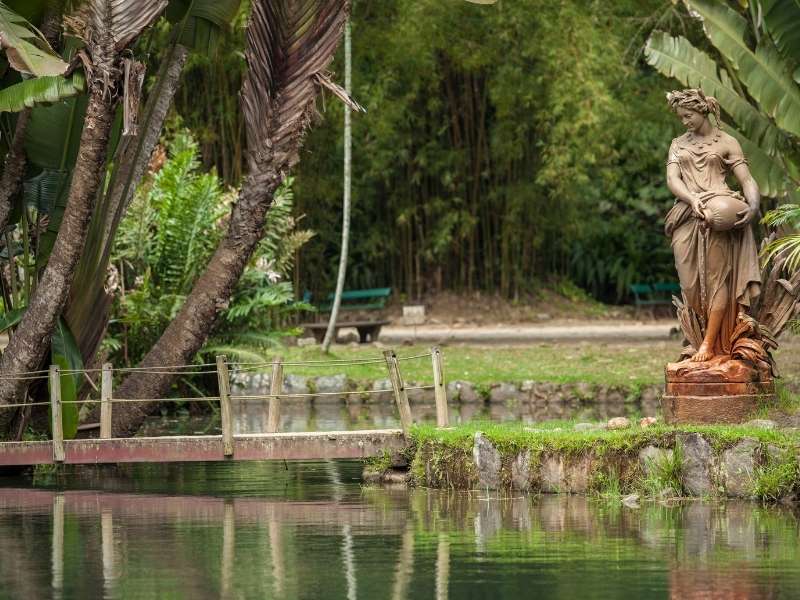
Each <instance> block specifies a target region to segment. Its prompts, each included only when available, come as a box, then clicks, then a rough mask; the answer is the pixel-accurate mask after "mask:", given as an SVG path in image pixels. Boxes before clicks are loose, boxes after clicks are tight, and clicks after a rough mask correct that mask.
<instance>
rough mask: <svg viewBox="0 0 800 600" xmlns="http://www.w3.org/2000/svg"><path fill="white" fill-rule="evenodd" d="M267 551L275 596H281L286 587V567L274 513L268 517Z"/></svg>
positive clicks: (279, 527)
mask: <svg viewBox="0 0 800 600" xmlns="http://www.w3.org/2000/svg"><path fill="white" fill-rule="evenodd" d="M269 552H270V561H271V562H272V577H273V579H274V580H275V589H274V591H275V596H282V595H283V590H284V589H285V587H286V568H285V563H284V560H283V539H282V538H281V524H280V522H279V521H278V518H277V517H276V516H275V515H274V514H272V515H271V516H270V519H269Z"/></svg>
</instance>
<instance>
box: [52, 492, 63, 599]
mask: <svg viewBox="0 0 800 600" xmlns="http://www.w3.org/2000/svg"><path fill="white" fill-rule="evenodd" d="M51 569H52V573H53V584H52V585H53V597H54V598H61V595H62V593H63V591H64V495H63V494H58V495H56V496H53V551H52V554H51Z"/></svg>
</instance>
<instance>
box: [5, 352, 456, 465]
mask: <svg viewBox="0 0 800 600" xmlns="http://www.w3.org/2000/svg"><path fill="white" fill-rule="evenodd" d="M423 358H431V360H432V363H431V364H432V367H433V384H432V385H414V386H406V383H405V381H404V380H403V377H402V375H401V372H400V362H401V361H402V362H407V361H411V360H419V359H423ZM380 363H383V364H385V366H386V368H387V371H388V375H389V381H390V384H391V389H371V390H340V391H331V392H307V393H284V392H283V369H284V367H287V366H291V367H322V366H328V367H345V366H360V365H365V364H380ZM212 366H213V367H215V368H214V369H208V368H207V367H212ZM229 367H230V369H229ZM266 367H270V368H271V377H270V389H269V393H268V394H253V395H247V394H243V395H237V394H232V393H231V383H230V374H231V372H233V374H239V373H246V372H252V371H254V370H263V369H265V368H266ZM189 369H194V370H189ZM198 369H200V370H198ZM115 372H117V373H121V372H138V373H142V374H144V373H153V374H159V375H184V376H185V375H216V376H217V384H218V390H219V395H217V396H193V397H180V398H115V397H114V396H113V373H115ZM89 373H101V384H100V390H99V391H100V398H99V399H98V398H87V399H84V400H77V399H76V400H67V399H62V398H61V378H62V377H65V376H72V375H77V374H82V375H85V376H86V377H87V379H88V374H89ZM0 378H1V379H16V380H38V379H49V382H50V386H49V388H50V401H49V402H21V403H15V404H4V405H0V409H12V408H28V407H33V406H49V407H50V408H51V410H50V413H51V429H52V432H53V439H52V444H53V461H54V462H63V461H64V456H65V454H64V436H63V429H62V428H63V423H62V418H61V414H62V411H61V407H62V406H63V405H64V404H99V405H100V439H109V438H111V414H112V412H111V407H112V406H113V405H114V404H117V403H146V402H159V403H160V402H219V405H220V415H221V419H222V441H223V453H224V454H225V456H232V455H233V453H234V449H235V446H234V438H233V418H232V410H231V400H267V401H269V408H268V411H269V412H268V420H267V423H268V424H267V433H276V432H277V431H278V428H279V422H280V401H281V400H284V399H287V400H288V399H301V398H319V397H331V396H336V397H343V396H352V395H358V396H365V395H366V396H368V395H373V394H392V395H393V396H394V399H395V403H396V404H397V409H398V412H399V414H400V424H401V426H402V429H403V432H404V434H406V435H407V434H408V432H409V430H410V428H411V425H412V419H411V408H410V406H409V402H408V394H407V393H408V392H409V391H416V390H433V392H434V398H435V401H436V423H437V426H439V427H446V426H447V425H448V414H447V394H446V390H445V387H444V376H443V371H442V355H441V352H440V351H439V349H438V348H432V349H431V351H430V352H427V353H423V354H417V355H413V356H404V357H398V356H397V354H396V353H395V352H394V350H386V351H384V352H383V357H382V358H375V359H372V358H365V359H333V360H329V361H316V360H315V361H290V362H283V360H282V359H281V358H279V357H276V358H275V359H273V361H272V362H271V363H256V362H250V363H247V362H228V361H227V359H226V357H225V356H217V360H216V362H214V363H203V364H194V365H171V366H164V367H121V368H114V367H112V365H111V364H110V363H105V364H104V365H103V366H102V367H101V368H99V369H97V368H92V369H63V370H62V369H61V368H60V367H59V366H58V365H51V366H50V368H49V369H48V370H46V371H44V370H39V371H29V372H23V373H15V374H11V375H5V376H0ZM92 387H93V388H94V389H95V390H96V391H97V387H96V385H94V384H92Z"/></svg>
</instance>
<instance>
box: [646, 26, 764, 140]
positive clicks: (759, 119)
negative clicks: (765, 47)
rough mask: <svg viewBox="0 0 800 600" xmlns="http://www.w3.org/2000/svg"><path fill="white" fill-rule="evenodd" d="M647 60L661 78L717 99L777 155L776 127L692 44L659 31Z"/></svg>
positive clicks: (650, 43)
mask: <svg viewBox="0 0 800 600" xmlns="http://www.w3.org/2000/svg"><path fill="white" fill-rule="evenodd" d="M645 57H646V58H647V62H648V63H650V64H651V65H652V66H654V67H655V68H656V69H658V71H659V72H660V73H661V74H663V75H666V76H667V77H674V78H675V79H677V80H678V81H680V82H681V83H682V84H683V85H685V86H687V87H699V88H701V89H702V90H703V91H704V92H705V93H707V94H710V95H712V96H714V97H715V98H716V99H717V100H719V103H720V105H721V106H722V108H723V109H724V110H725V112H726V113H728V114H729V115H730V116H731V117H733V119H734V120H735V121H736V123H737V125H739V127H740V128H742V129H743V130H744V131H745V133H746V134H747V136H748V137H750V138H751V139H753V140H756V141H758V142H759V143H760V144H761V145H762V146H763V148H764V149H765V150H767V151H768V152H769V153H770V154H773V153H774V152H775V150H776V148H777V140H778V138H779V136H780V132H779V131H778V129H777V128H776V127H775V125H773V123H772V122H771V121H770V120H769V119H768V118H767V117H766V116H764V115H763V114H761V113H760V112H759V111H758V110H757V109H756V108H755V107H754V106H753V105H752V104H750V103H749V102H748V101H747V100H746V99H745V98H742V97H741V96H740V95H739V94H738V93H737V92H736V90H735V89H734V87H733V84H732V83H731V80H730V76H729V75H728V72H727V71H726V70H725V69H719V73H717V64H716V63H715V62H714V61H713V60H712V59H711V57H710V56H708V54H706V53H705V52H702V51H700V50H698V49H697V48H695V47H694V46H692V43H691V42H690V41H689V40H687V39H686V38H684V37H672V36H670V35H669V34H667V33H664V32H662V31H656V32H654V33H653V34H652V35H651V36H650V39H648V40H647V45H646V46H645Z"/></svg>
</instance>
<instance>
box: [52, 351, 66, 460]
mask: <svg viewBox="0 0 800 600" xmlns="http://www.w3.org/2000/svg"><path fill="white" fill-rule="evenodd" d="M50 418H51V421H50V423H51V428H52V430H53V462H57V463H60V462H64V427H63V422H62V420H61V369H60V368H59V367H58V365H50Z"/></svg>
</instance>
